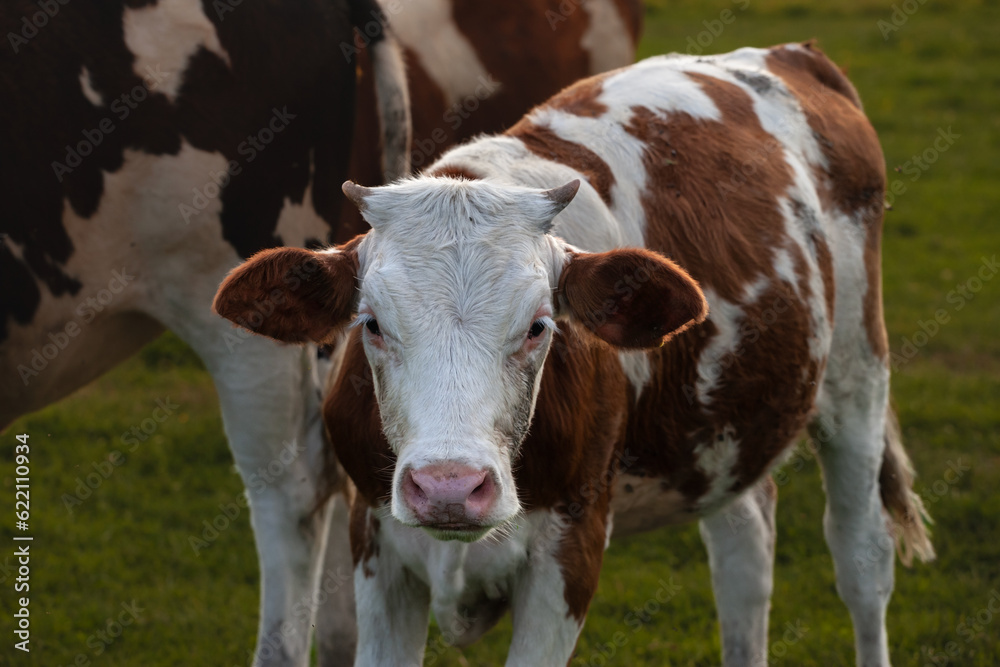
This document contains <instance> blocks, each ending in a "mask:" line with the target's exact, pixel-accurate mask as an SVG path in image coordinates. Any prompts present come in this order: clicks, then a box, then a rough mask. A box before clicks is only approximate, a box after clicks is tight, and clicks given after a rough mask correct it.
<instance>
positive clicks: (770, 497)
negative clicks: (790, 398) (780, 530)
mask: <svg viewBox="0 0 1000 667" xmlns="http://www.w3.org/2000/svg"><path fill="white" fill-rule="evenodd" d="M777 497H778V495H777V487H775V485H774V482H773V481H772V480H771V478H770V477H766V478H764V479H763V480H761V481H760V482H758V484H757V485H756V486H755V487H753V488H752V489H751V490H750V491H748V492H746V493H744V494H742V495H741V496H739V497H738V498H737V499H736V500H734V501H733V502H732V503H731V504H730V505H728V506H727V507H726V508H725V509H723V510H721V511H719V512H717V513H715V514H713V515H712V516H709V517H706V518H705V519H702V520H701V523H700V529H701V537H702V540H704V542H705V546H706V547H707V548H708V562H709V566H710V567H711V570H712V590H713V592H714V593H715V607H716V610H717V613H718V615H719V626H720V629H721V633H722V656H723V657H722V662H723V664H724V665H727V666H729V665H732V666H736V665H766V664H767V621H768V613H769V612H770V608H771V589H772V587H773V571H774V537H775V528H774V510H775V506H776V505H777Z"/></svg>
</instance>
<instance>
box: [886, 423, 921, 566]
mask: <svg viewBox="0 0 1000 667" xmlns="http://www.w3.org/2000/svg"><path fill="white" fill-rule="evenodd" d="M914 477H915V473H914V471H913V464H912V463H911V462H910V457H909V456H908V455H907V454H906V450H905V449H903V440H902V437H901V435H900V432H899V422H898V421H897V420H896V414H895V413H894V412H893V410H892V408H889V410H888V414H887V415H886V433H885V452H884V453H883V454H882V471H881V472H880V473H879V478H878V483H879V490H880V492H881V495H882V505H883V507H885V508H886V510H888V512H889V515H890V516H891V517H892V524H893V525H892V534H893V537H894V538H895V540H896V551H897V552H898V553H899V560H900V561H901V562H902V563H903V565H905V566H906V567H910V565H912V564H913V557H914V556H916V557H917V558H919V559H920V560H921V561H923V562H925V563H926V562H928V561H931V560H934V545H932V544H931V539H930V530H929V526H930V524H932V523H934V522H933V521H932V520H931V517H930V515H929V514H928V513H927V510H926V508H924V503H923V501H922V500H921V499H920V496H918V495H917V494H916V493H914V492H913V478H914Z"/></svg>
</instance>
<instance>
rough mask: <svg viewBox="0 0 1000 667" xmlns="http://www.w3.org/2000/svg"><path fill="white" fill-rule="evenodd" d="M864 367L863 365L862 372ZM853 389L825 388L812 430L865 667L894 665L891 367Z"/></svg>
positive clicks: (840, 574) (839, 570) (841, 580)
mask: <svg viewBox="0 0 1000 667" xmlns="http://www.w3.org/2000/svg"><path fill="white" fill-rule="evenodd" d="M858 370H860V369H858ZM855 378H863V380H862V381H858V382H857V383H855V384H853V386H852V387H851V390H850V391H843V386H842V387H840V391H837V388H836V387H831V386H830V383H829V382H828V383H827V386H825V387H824V390H825V391H824V393H823V396H822V398H821V401H820V411H821V412H820V418H819V419H818V420H817V422H816V424H814V425H813V427H812V429H811V430H812V435H813V439H814V441H816V442H817V443H819V446H818V456H819V460H820V464H821V467H822V471H823V481H824V486H825V488H826V496H827V500H826V512H825V514H824V516H823V530H824V534H825V535H826V542H827V545H828V546H829V547H830V552H831V554H832V555H833V565H834V569H835V571H836V575H837V592H838V593H839V594H840V598H841V599H842V600H843V601H844V604H846V605H847V608H848V609H849V610H850V612H851V620H852V621H853V623H854V643H855V650H856V654H857V664H858V665H859V667H882V666H886V665H889V647H888V638H887V635H886V628H885V613H886V608H887V607H888V605H889V597H890V596H891V595H892V588H893V565H894V558H895V551H894V548H893V537H892V535H891V533H890V529H889V521H888V520H887V516H886V514H885V512H884V510H883V508H882V499H881V497H880V493H879V472H880V470H881V467H882V456H883V450H884V447H885V440H884V439H885V437H886V434H887V428H888V423H887V417H886V416H887V408H888V400H889V372H888V369H886V368H885V366H884V365H882V364H880V363H874V362H873V363H872V365H871V368H868V369H864V371H863V372H862V373H859V374H858V375H856V376H855Z"/></svg>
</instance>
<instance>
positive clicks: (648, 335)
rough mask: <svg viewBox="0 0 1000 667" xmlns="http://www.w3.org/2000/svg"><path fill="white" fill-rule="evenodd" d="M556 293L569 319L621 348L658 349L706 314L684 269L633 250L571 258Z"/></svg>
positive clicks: (576, 255) (652, 253) (640, 250)
mask: <svg viewBox="0 0 1000 667" xmlns="http://www.w3.org/2000/svg"><path fill="white" fill-rule="evenodd" d="M559 294H560V303H561V304H562V305H564V306H565V307H566V308H568V310H569V313H570V315H571V316H573V317H575V318H576V319H577V320H579V321H580V322H582V323H583V324H584V325H586V327H587V328H588V329H590V330H591V331H593V332H594V333H595V334H596V335H597V336H598V337H600V338H601V339H603V340H604V341H606V342H608V343H610V344H611V345H614V346H615V347H621V348H653V347H659V346H661V345H663V344H664V343H665V342H666V341H668V340H669V339H670V338H671V336H673V335H674V334H676V333H679V332H681V331H684V330H685V329H687V328H688V327H689V326H692V325H694V324H697V323H699V322H702V321H703V320H704V319H705V317H706V316H707V315H708V305H707V304H706V303H705V296H704V295H703V294H702V292H701V289H700V288H699V287H698V283H696V282H695V281H694V280H693V279H692V278H691V277H690V276H689V275H688V274H687V272H685V271H684V269H682V268H680V267H679V266H677V265H676V264H674V263H673V262H671V261H670V260H669V259H666V258H665V257H662V256H661V255H658V254H656V253H655V252H650V251H649V250H642V249H638V248H628V249H622V250H612V251H610V252H602V253H595V254H587V253H571V254H570V260H569V262H568V263H567V264H566V266H565V268H563V271H562V275H561V276H560V278H559Z"/></svg>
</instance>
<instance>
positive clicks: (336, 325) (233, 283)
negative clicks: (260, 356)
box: [212, 241, 358, 343]
mask: <svg viewBox="0 0 1000 667" xmlns="http://www.w3.org/2000/svg"><path fill="white" fill-rule="evenodd" d="M356 247H357V241H352V242H351V243H348V244H347V245H345V246H341V248H340V249H338V250H337V251H333V252H331V251H326V252H313V251H311V250H303V249H302V248H271V249H269V250H262V251H260V252H259V253H257V254H256V255H254V256H253V257H251V258H250V259H248V260H247V261H245V262H243V263H242V264H240V265H239V266H237V267H236V268H235V269H233V270H232V271H230V272H229V275H228V276H226V279H225V280H223V281H222V285H220V286H219V291H218V292H217V293H216V295H215V300H214V301H213V302H212V311H213V312H215V313H217V314H218V315H221V316H222V317H225V318H226V319H227V320H230V321H231V322H234V323H235V324H238V325H239V326H241V327H243V328H244V329H247V330H248V331H252V332H253V333H256V334H260V335H262V336H267V337H268V338H273V339H275V340H278V341H281V342H284V343H306V342H310V341H311V342H314V343H329V342H332V340H333V339H334V337H335V336H336V334H337V333H338V331H339V330H340V329H341V328H342V327H343V326H344V325H345V324H347V323H348V322H349V321H350V319H351V316H352V315H353V314H354V311H355V309H356V306H357V289H356V285H355V282H356V276H357V274H358V254H357V249H356Z"/></svg>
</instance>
